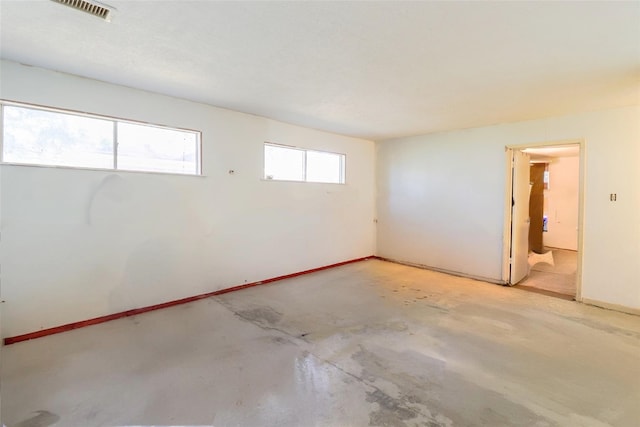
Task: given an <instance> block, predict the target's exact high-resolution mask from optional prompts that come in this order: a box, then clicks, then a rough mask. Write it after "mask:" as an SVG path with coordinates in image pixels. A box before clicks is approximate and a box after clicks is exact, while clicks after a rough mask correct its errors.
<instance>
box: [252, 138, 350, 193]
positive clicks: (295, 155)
mask: <svg viewBox="0 0 640 427" xmlns="http://www.w3.org/2000/svg"><path fill="white" fill-rule="evenodd" d="M344 171H345V155H344V154H339V153H330V152H326V151H316V150H305V149H302V148H297V147H287V146H282V145H276V144H270V143H265V144H264V178H265V179H272V180H279V181H303V182H320V183H328V184H344V182H345V173H344Z"/></svg>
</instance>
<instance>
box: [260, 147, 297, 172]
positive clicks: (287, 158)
mask: <svg viewBox="0 0 640 427" xmlns="http://www.w3.org/2000/svg"><path fill="white" fill-rule="evenodd" d="M304 154H305V152H304V150H298V149H296V148H288V147H279V146H277V145H267V144H265V146H264V175H265V178H266V179H276V180H281V181H304Z"/></svg>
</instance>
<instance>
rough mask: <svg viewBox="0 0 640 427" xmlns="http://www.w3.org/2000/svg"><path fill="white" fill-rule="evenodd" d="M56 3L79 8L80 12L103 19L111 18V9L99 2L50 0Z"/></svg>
mask: <svg viewBox="0 0 640 427" xmlns="http://www.w3.org/2000/svg"><path fill="white" fill-rule="evenodd" d="M51 1H54V2H56V3H60V4H64V5H65V6H69V7H72V8H74V9H77V10H80V11H82V12H86V13H88V14H90V15H93V16H97V17H98V18H102V19H104V20H105V21H107V22H108V21H110V20H111V13H112V12H113V9H111V8H110V7H108V6H106V5H103V4H100V3H98V2H96V1H89V0H51Z"/></svg>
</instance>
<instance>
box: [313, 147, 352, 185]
mask: <svg viewBox="0 0 640 427" xmlns="http://www.w3.org/2000/svg"><path fill="white" fill-rule="evenodd" d="M343 158H344V155H343V154H336V153H324V152H321V151H307V181H309V182H328V183H334V184H340V183H342V182H343V180H342V159H343Z"/></svg>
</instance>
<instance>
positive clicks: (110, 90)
mask: <svg viewBox="0 0 640 427" xmlns="http://www.w3.org/2000/svg"><path fill="white" fill-rule="evenodd" d="M1 79H2V80H1V86H0V87H1V92H0V96H1V97H2V98H4V99H8V100H15V101H23V102H29V103H35V104H43V105H49V106H56V107H60V108H67V109H73V110H81V111H86V112H91V113H97V114H104V115H110V116H116V117H123V118H129V119H134V120H140V121H146V122H151V123H157V124H162V125H167V126H176V127H184V128H190V129H199V130H201V131H202V139H203V172H204V174H205V175H206V176H204V177H191V176H172V175H163V174H146V173H135V172H105V171H95V170H74V169H62V168H45V167H28V166H10V165H2V166H1V168H2V171H1V174H2V176H1V179H2V194H1V197H2V205H1V206H2V212H1V216H2V224H1V227H2V246H1V249H0V251H1V253H0V255H1V259H2V281H3V289H2V291H3V296H4V298H5V299H6V301H7V302H6V304H5V305H4V307H3V313H2V314H3V316H4V319H3V320H4V321H3V324H2V334H3V336H5V337H6V336H15V335H18V334H22V333H27V332H32V331H36V330H39V329H41V328H48V327H53V326H57V325H61V324H66V323H69V322H74V321H80V320H85V319H89V318H92V317H96V316H101V315H106V314H110V313H115V312H120V311H123V310H127V309H131V308H136V307H142V306H147V305H151V304H156V303H161V302H165V301H170V300H175V299H179V298H183V297H188V296H192V295H197V294H201V293H206V292H210V291H215V290H218V289H223V288H227V287H231V286H235V285H239V284H243V283H245V282H252V281H257V280H260V279H265V278H269V277H274V276H278V275H283V274H288V273H293V272H298V271H301V270H305V269H310V268H314V267H319V266H323V265H328V264H332V263H336V262H340V261H345V260H349V259H354V258H359V257H364V256H368V255H372V254H373V253H374V251H375V229H374V225H373V216H374V204H375V201H374V176H375V174H374V164H375V161H374V155H375V148H374V144H373V143H372V142H370V141H365V140H359V139H355V138H349V137H344V136H339V135H334V134H329V133H325V132H320V131H316V130H311V129H306V128H302V127H297V126H292V125H288V124H284V123H280V122H276V121H273V120H269V119H265V118H261V117H257V116H251V115H247V114H241V113H237V112H233V111H228V110H224V109H219V108H214V107H210V106H206V105H203V104H197V103H193V102H188V101H184V100H179V99H175V98H170V97H166V96H161V95H157V94H152V93H148V92H143V91H139V90H134V89H130V88H126V87H121V86H115V85H110V84H106V83H101V82H97V81H94V80H89V79H84V78H80V77H75V76H71V75H66V74H61V73H57V72H53V71H48V70H43V69H39V68H34V67H28V66H23V65H19V64H16V63H13V62H6V61H3V62H2V64H1ZM264 141H272V142H278V143H282V144H291V145H297V146H302V147H309V148H315V149H323V150H329V151H336V152H342V153H346V155H347V172H346V174H347V175H346V180H347V184H346V185H332V184H312V183H292V182H274V181H264V180H262V179H261V178H262V167H263V166H262V162H263V151H262V150H263V142H264ZM229 169H233V170H235V174H234V175H229V174H228V170H229Z"/></svg>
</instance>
